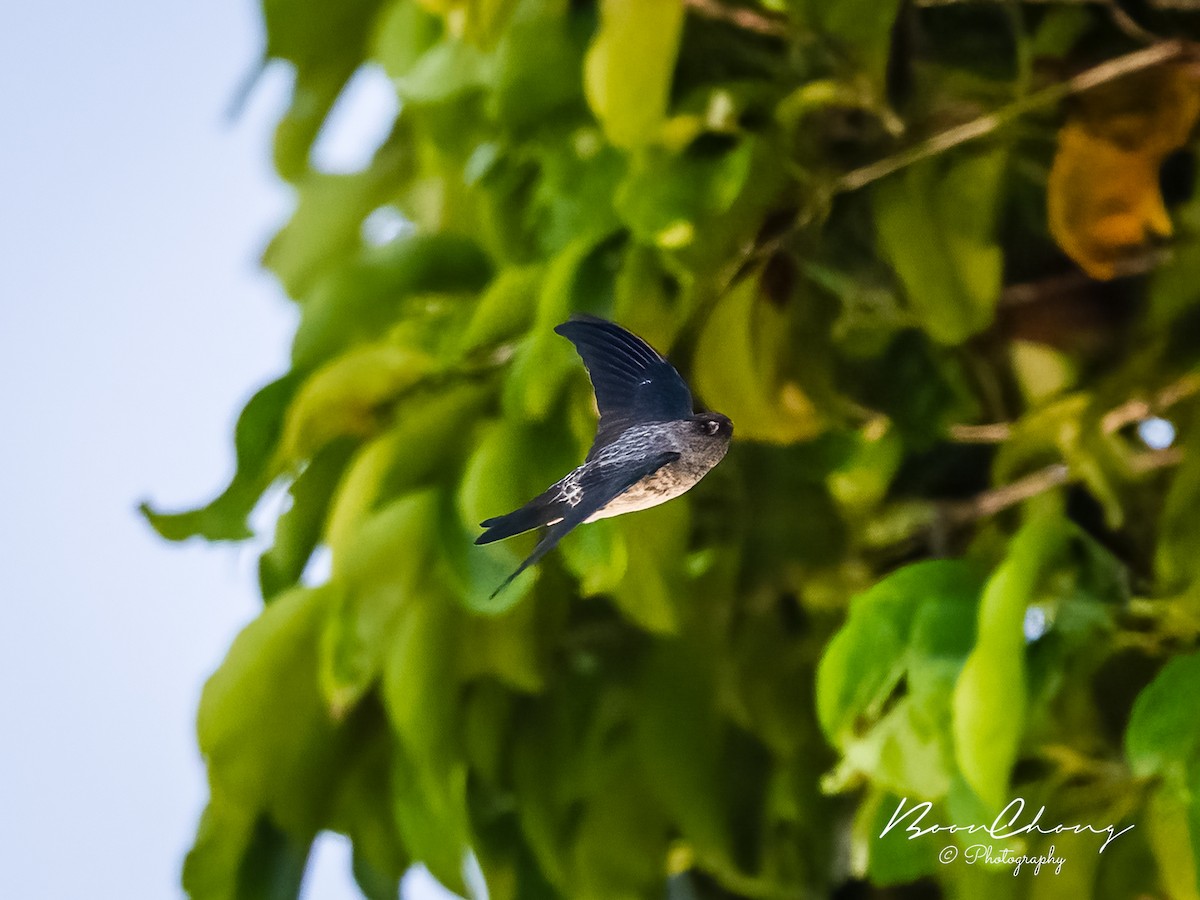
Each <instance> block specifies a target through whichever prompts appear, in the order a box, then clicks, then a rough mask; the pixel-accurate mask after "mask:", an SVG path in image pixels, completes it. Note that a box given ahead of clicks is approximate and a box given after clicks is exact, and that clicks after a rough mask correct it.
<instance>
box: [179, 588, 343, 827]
mask: <svg viewBox="0 0 1200 900" xmlns="http://www.w3.org/2000/svg"><path fill="white" fill-rule="evenodd" d="M332 599H333V592H332V591H331V589H329V588H327V587H326V588H317V589H313V590H306V589H296V590H293V591H289V592H287V593H286V594H284V595H282V596H280V597H278V598H277V599H276V600H275V601H274V602H273V603H271V604H270V605H269V606H267V607H266V608H265V609H264V610H263V611H262V613H260V614H259V616H258V618H257V619H255V620H254V621H253V622H251V623H250V624H249V625H247V626H246V628H245V629H244V630H243V631H242V633H241V634H239V635H238V637H237V639H236V640H235V641H234V642H233V646H232V647H231V648H230V650H229V654H228V656H226V657H225V661H224V662H223V663H222V664H221V667H220V668H219V669H217V671H216V672H215V673H213V675H212V677H211V678H209V680H208V682H207V683H206V684H205V685H204V691H203V693H202V694H201V697H200V712H199V714H198V717H197V732H198V735H199V741H200V752H201V753H202V754H203V755H204V758H205V761H206V762H207V764H208V777H209V784H210V786H211V788H212V791H213V795H214V796H220V797H222V798H224V799H225V800H226V801H227V802H229V803H230V804H232V805H234V806H236V807H238V808H240V809H247V810H261V811H263V812H264V813H266V814H267V815H269V816H270V817H271V819H272V821H273V822H274V823H276V824H278V825H279V826H280V827H281V828H283V829H284V830H285V831H287V832H289V833H290V834H294V835H297V836H301V837H303V836H307V837H311V836H312V835H313V834H315V833H316V832H317V830H318V829H319V828H320V827H321V825H322V824H323V820H324V816H325V810H326V806H327V802H328V796H329V792H330V789H331V787H332V786H333V784H334V783H335V781H336V778H337V776H338V772H339V759H340V758H341V755H342V752H343V745H344V741H345V738H346V733H345V732H344V730H342V729H340V728H339V727H338V725H337V724H336V723H335V722H334V721H333V719H332V718H331V717H330V715H329V713H328V711H327V709H326V707H325V702H324V698H323V697H322V695H321V691H320V688H319V687H318V677H317V653H318V650H317V645H318V641H319V638H320V633H321V627H322V624H323V623H324V620H325V618H326V616H327V615H328V608H329V604H330V602H331V600H332Z"/></svg>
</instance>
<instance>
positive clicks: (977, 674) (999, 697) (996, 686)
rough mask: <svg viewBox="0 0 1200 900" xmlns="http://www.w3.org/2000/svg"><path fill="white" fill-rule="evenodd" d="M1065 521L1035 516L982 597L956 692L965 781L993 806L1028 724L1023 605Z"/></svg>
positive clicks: (1002, 795) (1055, 553)
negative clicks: (972, 641)
mask: <svg viewBox="0 0 1200 900" xmlns="http://www.w3.org/2000/svg"><path fill="white" fill-rule="evenodd" d="M1069 533H1070V532H1069V531H1068V529H1066V528H1065V527H1064V525H1063V522H1062V520H1061V519H1060V518H1058V517H1057V516H1056V515H1054V514H1052V513H1047V512H1045V511H1042V512H1039V513H1035V514H1034V515H1033V517H1031V518H1030V519H1029V520H1028V521H1027V522H1026V523H1025V524H1024V525H1023V526H1022V527H1021V530H1020V531H1018V532H1017V533H1016V535H1014V536H1013V539H1012V541H1011V543H1010V545H1009V551H1008V555H1007V556H1006V557H1005V560H1004V562H1002V563H1001V564H1000V566H999V567H998V568H997V569H996V571H995V572H994V573H993V575H992V577H991V578H990V579H989V580H988V583H987V586H986V587H985V588H984V592H983V597H982V598H981V599H980V602H979V625H978V635H979V636H978V639H977V640H976V643H975V649H974V650H972V651H971V655H970V656H969V657H968V658H967V662H966V664H965V665H964V666H963V669H962V673H961V674H960V675H959V676H958V684H957V685H956V686H955V689H954V751H955V757H956V758H957V760H958V765H959V768H960V769H961V770H962V774H963V778H964V779H965V780H966V782H967V784H969V785H970V786H971V789H972V790H974V791H975V793H976V794H977V795H978V796H979V798H980V799H981V800H982V801H983V802H984V803H985V804H987V806H988V807H989V809H992V810H996V811H998V810H1000V809H1001V808H1002V807H1003V806H1004V805H1005V802H1006V798H1007V796H1008V780H1009V775H1010V772H1011V771H1012V767H1013V764H1014V763H1015V762H1016V759H1017V751H1018V749H1019V746H1020V742H1021V736H1022V734H1023V732H1024V728H1025V715H1026V705H1027V702H1028V685H1027V683H1026V674H1025V631H1024V625H1025V610H1026V608H1027V607H1028V605H1029V603H1030V601H1031V600H1032V599H1033V597H1034V596H1035V590H1036V588H1037V587H1038V583H1039V581H1040V580H1041V579H1043V578H1044V577H1045V575H1046V573H1047V571H1048V570H1049V569H1050V567H1051V566H1052V565H1053V564H1054V563H1055V562H1056V560H1057V558H1058V557H1059V556H1060V555H1061V554H1062V553H1063V552H1064V551H1065V549H1066V547H1067V537H1068V535H1069Z"/></svg>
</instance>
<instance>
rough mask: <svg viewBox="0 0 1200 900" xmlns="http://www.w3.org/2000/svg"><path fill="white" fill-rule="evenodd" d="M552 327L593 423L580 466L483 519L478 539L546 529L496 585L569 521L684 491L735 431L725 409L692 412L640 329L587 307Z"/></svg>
mask: <svg viewBox="0 0 1200 900" xmlns="http://www.w3.org/2000/svg"><path fill="white" fill-rule="evenodd" d="M554 330H555V331H556V332H558V333H559V334H561V335H563V336H564V337H566V338H567V339H568V340H570V341H571V342H572V343H573V344H574V345H575V349H576V350H578V351H579V355H580V356H581V357H582V358H583V363H584V365H585V366H586V367H587V370H588V374H589V375H590V376H591V379H592V387H593V388H594V389H595V391H596V405H597V407H598V408H599V410H600V423H599V426H598V427H597V429H596V439H595V441H594V442H593V443H592V448H591V450H589V451H588V455H587V458H586V459H585V460H584V462H583V464H582V465H580V466H579V467H578V468H576V469H575V470H573V471H571V472H569V473H567V475H565V476H564V477H563V478H561V479H559V480H558V481H557V482H555V483H554V484H552V485H551V486H550V487H549V488H547V489H546V490H545V491H543V492H542V493H541V494H539V495H538V496H537V497H535V498H533V499H532V500H530V501H529V502H528V503H526V504H525V505H524V506H522V507H521V508H520V509H517V510H514V511H513V512H510V513H508V514H507V515H503V516H497V517H495V518H491V519H487V520H486V521H484V522H483V523H482V527H484V528H486V529H487V531H485V532H484V533H483V534H482V535H480V536H479V538H478V539H477V540H476V541H475V543H477V544H488V543H491V542H492V541H499V540H503V539H504V538H507V537H512V536H513V535H515V534H521V533H522V532H525V531H529V530H530V529H533V528H539V527H544V528H545V531H544V533H543V534H542V538H541V540H540V541H539V542H538V544H537V547H535V548H534V551H533V553H532V554H530V556H529V558H528V559H526V560H525V561H524V562H523V563H521V565H520V566H519V567H518V568H517V570H516V571H515V572H513V573H512V575H510V576H509V577H508V578H507V579H506V580H505V581H504V583H503V584H501V585H500V587H498V588H497V589H496V592H495V593H497V594H498V593H499V592H500V591H502V590H503V589H504V588H505V587H507V586H508V584H509V583H511V582H512V580H513V579H514V578H516V577H517V576H518V575H520V574H521V572H523V571H525V569H526V568H528V567H529V566H531V565H533V564H534V563H536V562H537V561H538V560H539V559H541V558H542V557H543V556H545V555H546V553H548V552H549V551H550V550H551V549H552V548H553V547H554V545H555V544H557V543H558V542H559V541H560V540H562V538H563V537H564V536H565V535H566V534H567V533H568V532H570V531H571V530H572V529H574V528H575V527H576V526H578V525H580V524H582V523H584V522H594V521H596V520H597V519H604V518H608V517H610V516H619V515H622V514H623V513H627V512H636V511H637V510H641V509H648V508H649V507H651V506H657V505H658V504H660V503H665V502H666V501H668V500H671V499H673V498H675V497H678V496H679V495H680V494H682V493H684V492H685V491H687V490H688V489H689V488H691V487H692V486H693V485H694V484H696V482H698V481H699V480H700V479H701V478H703V477H704V476H705V475H706V474H707V473H708V472H709V470H710V469H712V467H713V466H715V465H716V464H717V463H718V462H720V461H721V458H722V457H723V456H724V455H725V451H726V450H727V449H729V441H730V438H731V437H732V436H733V423H732V422H730V421H729V419H728V418H727V417H725V416H723V415H721V414H720V413H698V414H697V413H693V411H692V395H691V391H689V390H688V387H687V385H686V384H685V383H684V381H683V379H682V378H681V377H680V376H679V373H678V372H676V371H675V369H674V367H673V366H672V365H671V364H670V363H669V362H667V361H666V359H664V358H663V357H662V356H661V355H659V354H658V353H657V352H656V351H655V350H654V349H653V348H652V347H651V346H650V345H649V344H647V343H646V342H645V341H643V340H642V339H641V338H639V337H637V335H634V334H632V333H631V332H629V331H626V330H625V329H624V328H621V327H620V326H619V325H615V324H613V323H612V322H607V321H605V320H604V319H597V318H594V317H592V316H578V317H576V318H573V319H571V320H570V321H569V322H564V323H563V324H562V325H559V326H558V327H557V328H556V329H554ZM493 596H495V594H493Z"/></svg>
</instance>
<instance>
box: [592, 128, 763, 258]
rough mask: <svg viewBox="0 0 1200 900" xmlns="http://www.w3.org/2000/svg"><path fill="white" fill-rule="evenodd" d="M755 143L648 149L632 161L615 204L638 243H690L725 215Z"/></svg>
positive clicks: (749, 167)
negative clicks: (671, 150) (712, 148)
mask: <svg viewBox="0 0 1200 900" xmlns="http://www.w3.org/2000/svg"><path fill="white" fill-rule="evenodd" d="M756 149H757V145H756V142H755V141H753V140H751V139H749V138H745V139H742V140H739V141H736V142H734V143H733V145H732V146H731V147H730V148H728V149H725V150H721V151H719V152H712V151H700V150H690V151H687V152H685V153H682V154H678V155H676V154H671V153H669V152H668V151H666V150H663V149H648V150H646V151H644V152H643V153H641V154H639V155H638V157H637V158H636V159H635V160H634V161H633V162H632V164H631V166H630V169H629V173H628V175H626V177H625V179H624V180H623V181H622V182H621V184H620V188H619V190H618V192H617V195H616V198H615V199H614V203H615V205H616V210H617V213H618V214H619V215H620V217H621V220H622V221H623V222H624V223H625V224H626V225H628V226H629V229H630V231H631V232H633V235H634V237H635V238H637V239H638V240H640V241H642V242H644V243H646V244H650V245H654V246H659V247H663V248H666V249H675V248H679V247H683V246H686V245H688V244H691V243H692V242H693V240H695V239H696V238H697V232H699V231H703V230H704V229H705V228H707V227H709V226H710V223H712V222H713V220H714V219H717V218H718V217H719V216H721V215H723V214H724V213H726V212H728V210H729V209H730V207H732V206H733V204H734V202H735V201H736V200H737V199H738V197H739V196H741V194H742V192H743V190H744V189H745V188H746V185H747V182H748V181H749V180H750V178H751V175H752V173H753V171H754V159H755V151H756Z"/></svg>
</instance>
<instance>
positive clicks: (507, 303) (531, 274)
mask: <svg viewBox="0 0 1200 900" xmlns="http://www.w3.org/2000/svg"><path fill="white" fill-rule="evenodd" d="M543 273H544V270H543V268H542V267H541V266H521V267H517V268H508V269H504V270H502V271H501V272H500V273H499V274H498V275H497V276H496V278H495V279H494V280H493V281H492V283H491V284H489V285H488V287H487V290H485V291H484V292H483V296H481V297H480V298H479V303H478V304H477V305H476V307H475V312H474V314H473V315H472V316H471V323H470V325H468V326H467V329H466V331H465V332H464V333H463V335H462V338H461V342H460V345H459V346H460V347H461V349H462V351H463V352H468V351H471V350H476V349H480V348H483V347H491V346H494V345H496V344H499V343H501V342H502V341H511V340H514V339H516V338H517V337H518V336H520V335H522V334H524V333H525V332H526V331H528V330H529V327H530V325H531V324H532V322H533V316H534V311H535V308H536V301H537V297H538V288H539V286H540V284H541V281H542V276H543Z"/></svg>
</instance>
